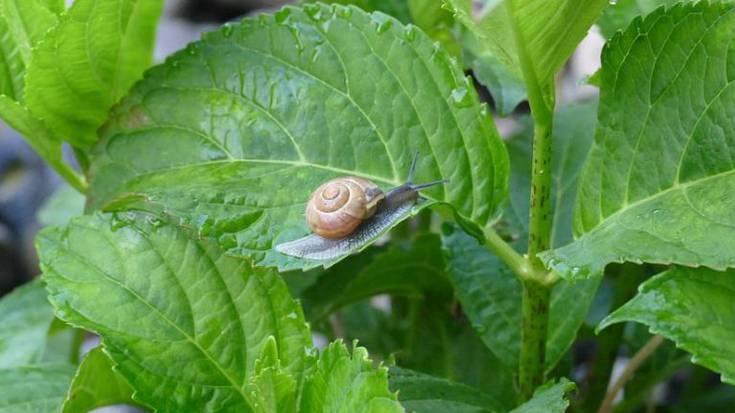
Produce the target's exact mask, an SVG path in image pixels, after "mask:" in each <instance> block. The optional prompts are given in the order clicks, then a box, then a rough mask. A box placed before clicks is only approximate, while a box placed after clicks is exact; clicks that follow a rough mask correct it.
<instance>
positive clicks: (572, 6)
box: [444, 0, 607, 84]
mask: <svg viewBox="0 0 735 413" xmlns="http://www.w3.org/2000/svg"><path fill="white" fill-rule="evenodd" d="M444 1H445V2H446V3H448V5H449V6H450V7H451V8H452V10H454V13H455V17H456V18H457V20H458V21H460V22H461V23H462V24H463V25H465V26H466V27H467V28H468V29H469V30H470V31H471V32H473V33H474V34H475V35H476V36H477V38H478V40H479V41H480V42H481V43H482V44H483V45H484V46H485V48H486V50H487V52H488V53H491V54H492V55H493V56H495V58H497V59H498V60H500V62H502V63H503V64H504V65H505V67H506V68H507V69H508V70H510V71H511V73H514V74H515V75H516V76H517V77H519V78H520V74H521V72H520V66H519V58H518V48H517V44H516V41H515V36H514V33H513V28H512V24H511V20H510V19H511V17H510V13H509V11H508V9H509V7H508V5H507V4H505V2H506V1H510V0H497V1H489V2H486V3H487V4H486V6H485V7H484V8H483V9H482V11H481V12H480V13H479V14H475V13H474V12H473V7H472V6H473V2H472V1H471V0H444ZM512 1H513V3H512V6H513V7H512V8H513V10H514V19H515V21H516V23H517V27H518V28H519V30H520V35H521V37H522V39H523V40H524V47H525V49H526V52H527V53H528V56H529V58H530V60H531V63H532V65H533V69H534V72H535V75H536V77H537V78H538V80H539V81H540V82H541V83H542V84H545V83H547V82H549V81H550V80H552V79H553V77H554V75H555V74H556V72H557V71H559V69H561V67H562V66H563V65H564V63H565V62H566V61H567V59H568V58H569V56H570V55H571V54H572V52H574V49H575V48H576V47H577V44H579V42H580V41H581V40H582V39H583V38H584V36H585V35H586V34H587V30H589V28H590V26H592V24H593V23H594V22H595V20H596V19H597V17H598V15H599V14H600V12H601V11H602V9H603V8H604V7H605V5H606V4H607V1H606V0H589V1H586V2H579V1H576V0H551V1H550V0H512Z"/></svg>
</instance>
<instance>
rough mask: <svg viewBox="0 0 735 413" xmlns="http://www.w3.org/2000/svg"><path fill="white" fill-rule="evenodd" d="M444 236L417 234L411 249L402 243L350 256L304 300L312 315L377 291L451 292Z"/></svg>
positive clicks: (307, 294) (444, 293) (326, 274)
mask: <svg viewBox="0 0 735 413" xmlns="http://www.w3.org/2000/svg"><path fill="white" fill-rule="evenodd" d="M445 266H446V263H445V261H444V257H443V256H442V251H441V240H440V239H439V237H438V236H437V235H436V234H424V235H420V236H418V237H417V238H416V239H415V240H414V241H413V242H412V243H411V246H410V248H409V249H404V248H403V247H401V246H399V245H395V246H391V247H390V248H389V249H387V250H386V251H381V252H378V253H375V254H369V255H368V254H361V255H359V256H357V257H351V258H350V259H349V260H345V261H342V262H340V263H339V264H337V265H335V266H334V267H332V268H330V269H329V270H327V271H326V272H325V273H324V274H323V275H322V276H321V277H319V279H318V281H317V282H316V283H315V284H313V285H312V286H311V287H309V289H307V290H306V291H304V293H303V296H302V302H303V304H304V307H305V308H306V312H307V314H310V316H311V317H313V319H320V318H322V317H325V316H326V315H328V314H329V313H331V312H332V311H334V310H336V309H338V308H340V307H342V306H344V305H347V304H350V303H354V302H357V301H360V300H362V299H364V298H367V297H371V296H374V295H378V294H386V293H390V294H397V295H409V296H419V295H422V294H424V293H426V294H434V295H439V296H451V294H452V286H451V284H450V283H449V279H448V278H447V276H446V274H445V272H444V269H445Z"/></svg>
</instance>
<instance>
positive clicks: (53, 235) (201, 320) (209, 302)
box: [37, 215, 311, 412]
mask: <svg viewBox="0 0 735 413" xmlns="http://www.w3.org/2000/svg"><path fill="white" fill-rule="evenodd" d="M190 235H191V234H189V233H188V232H185V231H183V230H181V229H178V228H176V227H172V226H168V225H161V223H160V222H158V221H155V220H153V221H152V222H145V221H144V220H143V219H142V218H140V217H134V216H125V217H118V218H117V219H114V220H113V219H111V218H110V217H108V216H102V215H86V216H83V217H78V218H76V219H73V220H72V221H71V223H70V225H69V226H68V227H67V228H66V229H63V230H62V229H57V228H50V229H45V230H43V231H42V232H41V233H40V235H39V236H38V239H37V244H38V251H39V254H40V257H41V266H42V269H43V273H44V274H43V277H44V280H45V281H46V283H47V288H48V291H49V293H50V300H51V302H52V304H53V305H54V307H55V308H56V312H57V315H58V316H59V317H60V318H62V319H63V320H65V321H67V322H68V323H70V324H73V325H75V326H79V327H82V328H85V329H87V330H91V331H94V332H96V333H98V334H99V335H101V336H102V340H103V344H104V346H105V349H106V350H107V353H108V354H109V356H110V357H111V359H112V360H113V362H114V363H115V364H116V365H117V366H118V367H117V371H118V372H119V373H120V374H121V375H122V376H123V377H125V378H126V379H127V380H128V382H130V383H132V384H134V388H135V390H136V395H135V398H136V400H138V401H140V402H141V403H144V404H146V405H149V406H152V407H155V408H156V409H158V410H159V411H162V412H164V411H182V410H197V411H199V410H205V409H212V410H218V411H227V410H233V409H238V410H243V411H248V409H252V408H253V406H252V404H251V403H252V402H253V401H254V400H252V398H251V396H250V395H249V393H248V392H246V391H245V390H244V388H243V384H244V383H246V382H247V381H248V380H249V379H250V378H251V377H252V376H253V374H255V371H256V359H257V358H258V357H259V356H260V355H261V353H262V349H263V347H264V346H265V345H266V344H267V342H268V340H270V338H269V337H271V336H272V337H275V340H276V342H277V343H278V357H279V362H280V365H281V366H282V368H283V370H284V371H286V372H288V374H289V375H291V376H293V377H294V378H295V379H296V380H297V381H298V380H299V379H300V377H301V374H302V372H303V369H304V363H305V357H306V354H305V350H306V349H307V348H309V347H310V346H311V336H310V333H309V329H308V327H307V326H306V324H305V322H304V318H303V315H302V313H301V309H300V308H299V306H298V304H297V303H296V302H294V300H293V299H292V298H291V297H290V296H289V294H288V290H287V288H286V286H285V284H284V283H283V281H282V280H281V279H280V278H279V277H278V275H277V274H275V273H273V272H270V271H264V270H254V269H252V268H251V267H250V265H249V264H248V263H247V262H246V261H244V260H238V259H234V258H229V257H226V256H225V255H224V254H223V253H222V252H221V251H220V250H219V249H217V248H216V247H215V246H214V245H211V243H210V242H207V241H204V240H193V239H191V238H190ZM111 309H116V310H115V311H111ZM205 406H206V407H205Z"/></svg>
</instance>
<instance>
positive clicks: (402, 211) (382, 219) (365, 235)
mask: <svg viewBox="0 0 735 413" xmlns="http://www.w3.org/2000/svg"><path fill="white" fill-rule="evenodd" d="M417 160H418V153H417V154H416V155H414V158H413V162H412V163H411V168H410V169H409V171H408V178H407V179H406V183H404V184H403V185H400V186H397V187H395V188H393V189H391V190H390V191H388V193H386V194H383V191H381V190H380V188H378V187H377V185H375V184H374V183H372V182H370V181H368V180H367V179H363V178H357V177H353V176H348V177H344V178H337V179H333V180H331V181H329V182H327V183H325V184H323V185H322V186H320V187H319V188H317V190H316V191H314V193H313V194H312V195H311V199H310V200H309V202H308V204H307V206H306V220H307V222H308V223H309V226H310V227H311V229H312V231H313V232H314V233H313V234H309V235H307V236H305V237H302V238H299V239H295V240H293V241H288V242H284V243H281V244H278V245H276V246H275V250H276V251H278V252H280V253H281V254H284V255H288V256H291V257H297V258H305V259H310V260H321V261H326V260H334V259H338V258H340V257H344V256H346V255H347V254H350V253H353V252H356V251H359V250H361V249H363V248H365V247H366V246H368V245H369V244H370V243H371V242H374V241H375V240H376V239H378V237H379V236H380V235H381V234H384V233H385V232H386V231H388V230H389V229H390V228H391V227H393V226H394V225H395V224H396V223H397V222H399V221H400V220H402V219H406V218H408V217H409V216H410V214H411V211H412V209H413V206H414V205H415V204H416V202H418V200H419V191H420V190H422V189H425V188H430V187H432V186H435V185H441V184H444V183H446V182H447V181H446V180H444V179H441V180H438V181H433V182H428V183H425V184H418V185H416V184H414V183H413V175H414V171H415V168H416V161H417Z"/></svg>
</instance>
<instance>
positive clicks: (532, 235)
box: [505, 0, 557, 401]
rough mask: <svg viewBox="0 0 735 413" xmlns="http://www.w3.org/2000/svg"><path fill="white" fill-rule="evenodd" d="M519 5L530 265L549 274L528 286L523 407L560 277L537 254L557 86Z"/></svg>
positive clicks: (548, 223)
mask: <svg viewBox="0 0 735 413" xmlns="http://www.w3.org/2000/svg"><path fill="white" fill-rule="evenodd" d="M514 2H515V0H509V1H506V2H505V4H506V6H507V7H508V15H509V20H510V24H511V28H512V30H513V36H514V40H515V44H516V50H517V52H518V60H519V63H520V67H521V73H522V74H523V81H524V83H525V85H526V90H527V91H528V104H529V106H530V107H531V114H532V116H533V160H532V165H533V166H532V175H531V208H530V214H529V231H528V254H527V257H528V261H529V263H530V265H531V267H532V269H533V271H532V274H544V276H541V277H538V278H537V279H535V280H534V279H526V280H524V281H523V297H522V300H523V303H522V307H523V318H522V323H523V325H522V326H521V355H520V363H519V366H518V368H519V371H518V376H519V385H520V389H519V391H520V398H521V401H526V400H528V399H529V398H531V396H533V391H534V390H535V388H536V387H537V386H539V385H540V384H542V383H543V381H544V364H545V357H546V334H547V330H548V320H549V301H550V299H551V285H553V283H554V282H556V278H557V277H556V276H555V275H554V274H551V273H547V271H546V269H545V267H544V265H543V263H542V262H541V261H540V260H539V259H538V258H537V254H538V253H539V252H541V251H544V250H547V249H549V248H550V247H551V227H552V217H553V214H552V213H551V131H552V126H553V119H554V93H553V90H554V85H553V80H552V79H548V80H547V79H539V78H538V75H537V74H536V70H535V69H534V65H533V62H532V61H531V58H530V55H529V53H528V50H527V49H526V42H525V39H524V38H523V32H522V31H521V27H519V25H518V22H517V21H516V18H515V5H514ZM541 80H543V81H544V83H543V84H542V83H541Z"/></svg>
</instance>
